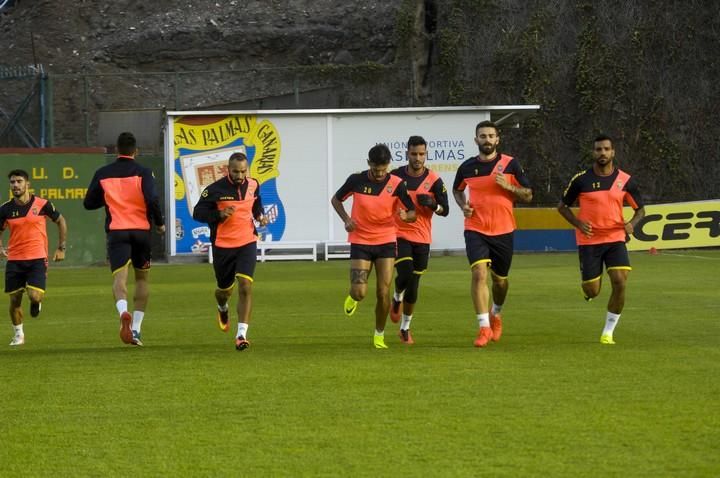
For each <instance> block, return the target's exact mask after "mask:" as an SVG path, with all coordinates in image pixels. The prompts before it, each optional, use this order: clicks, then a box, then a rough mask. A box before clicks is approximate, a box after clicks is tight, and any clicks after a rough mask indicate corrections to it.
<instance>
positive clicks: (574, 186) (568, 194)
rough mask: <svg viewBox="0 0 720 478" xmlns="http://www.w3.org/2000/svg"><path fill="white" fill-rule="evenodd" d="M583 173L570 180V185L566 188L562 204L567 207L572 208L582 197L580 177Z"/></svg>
mask: <svg viewBox="0 0 720 478" xmlns="http://www.w3.org/2000/svg"><path fill="white" fill-rule="evenodd" d="M582 174H583V173H580V174H576V175H575V176H573V178H572V179H571V180H570V184H568V187H567V188H565V192H564V193H563V196H562V202H563V204H565V205H566V206H572V205H573V204H574V203H575V200H576V199H577V198H578V196H579V195H580V177H581V176H582Z"/></svg>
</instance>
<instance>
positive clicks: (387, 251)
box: [350, 242, 397, 262]
mask: <svg viewBox="0 0 720 478" xmlns="http://www.w3.org/2000/svg"><path fill="white" fill-rule="evenodd" d="M396 256H397V243H395V242H388V243H386V244H378V245H372V246H371V245H368V244H352V243H351V244H350V259H362V260H364V261H370V262H373V261H374V260H375V259H387V258H392V259H395V257H396Z"/></svg>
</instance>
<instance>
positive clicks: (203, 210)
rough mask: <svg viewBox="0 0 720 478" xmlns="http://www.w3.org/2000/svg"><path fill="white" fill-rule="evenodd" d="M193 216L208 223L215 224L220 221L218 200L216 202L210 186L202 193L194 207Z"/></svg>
mask: <svg viewBox="0 0 720 478" xmlns="http://www.w3.org/2000/svg"><path fill="white" fill-rule="evenodd" d="M192 217H193V219H195V220H196V221H198V222H204V223H206V224H214V223H216V222H219V221H220V211H218V208H217V202H215V199H214V197H213V194H212V192H211V191H210V186H208V187H206V188H205V189H204V190H203V192H202V194H200V200H199V201H198V203H197V204H196V205H195V207H194V208H193V215H192Z"/></svg>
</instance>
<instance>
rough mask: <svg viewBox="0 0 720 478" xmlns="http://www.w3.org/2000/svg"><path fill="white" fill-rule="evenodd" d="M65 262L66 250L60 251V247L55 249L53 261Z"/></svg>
mask: <svg viewBox="0 0 720 478" xmlns="http://www.w3.org/2000/svg"><path fill="white" fill-rule="evenodd" d="M64 260H65V249H60V248H59V247H58V248H57V249H55V254H53V261H55V262H60V261H64Z"/></svg>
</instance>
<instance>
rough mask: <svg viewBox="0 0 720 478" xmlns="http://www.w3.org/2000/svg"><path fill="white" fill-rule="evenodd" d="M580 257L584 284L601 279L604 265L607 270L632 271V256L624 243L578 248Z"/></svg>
mask: <svg viewBox="0 0 720 478" xmlns="http://www.w3.org/2000/svg"><path fill="white" fill-rule="evenodd" d="M578 256H579V257H580V275H581V276H582V281H583V282H591V281H594V280H598V279H600V277H601V276H602V272H603V264H605V267H606V268H607V270H611V269H626V270H631V269H632V267H630V256H629V255H628V251H627V247H626V246H625V243H624V242H608V243H605V244H592V245H589V246H578Z"/></svg>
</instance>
